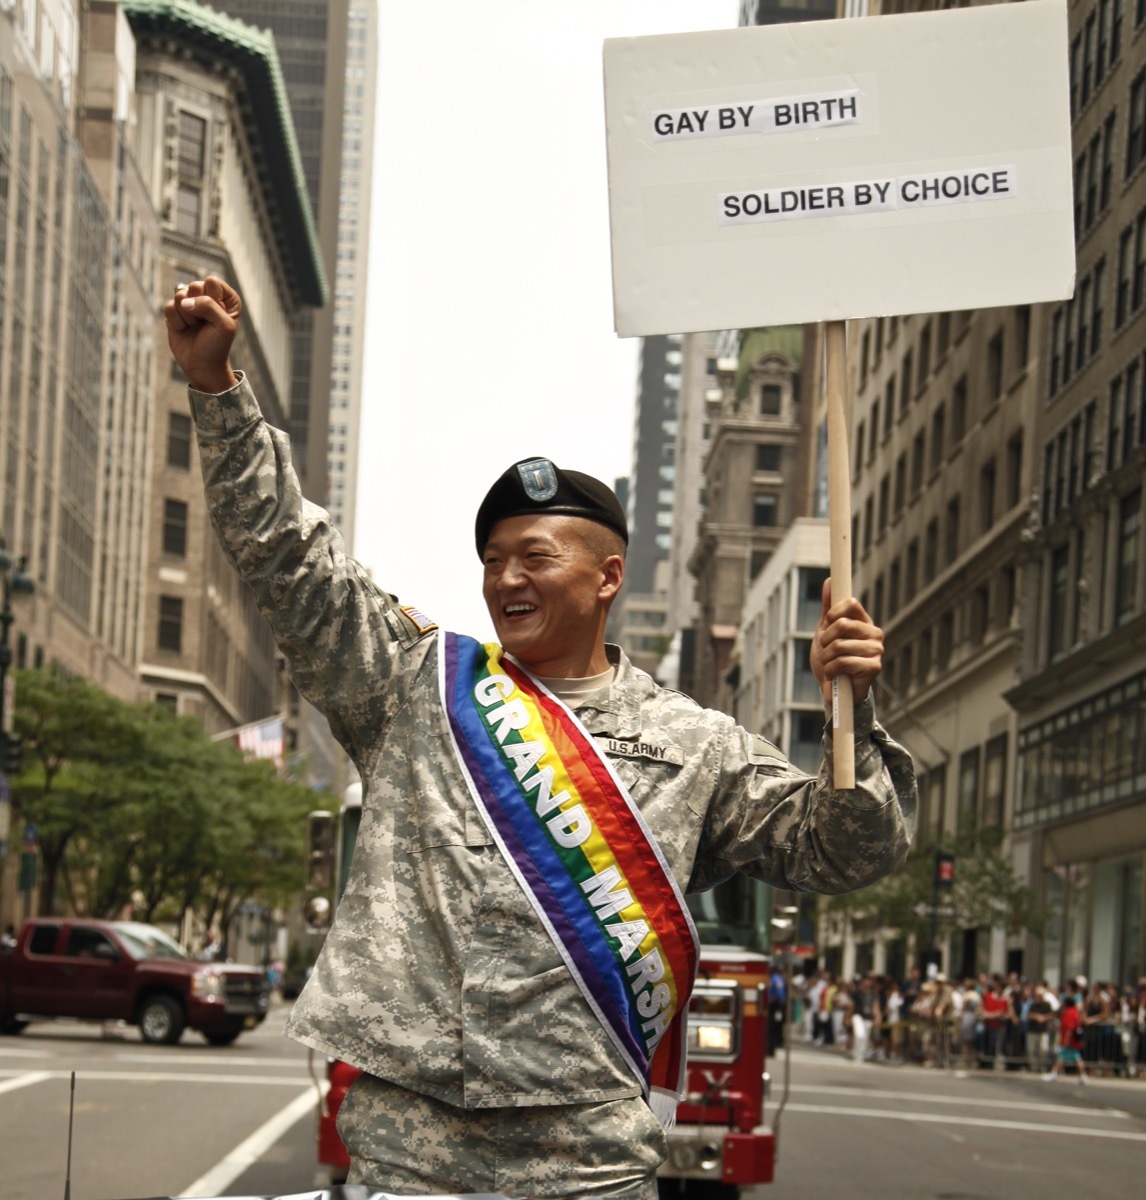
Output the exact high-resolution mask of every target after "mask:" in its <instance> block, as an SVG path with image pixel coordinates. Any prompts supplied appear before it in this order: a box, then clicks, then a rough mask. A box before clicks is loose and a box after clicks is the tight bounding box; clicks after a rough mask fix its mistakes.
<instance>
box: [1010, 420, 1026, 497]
mask: <svg viewBox="0 0 1146 1200" xmlns="http://www.w3.org/2000/svg"><path fill="white" fill-rule="evenodd" d="M1022 498H1023V435H1022V434H1021V433H1016V434H1015V435H1014V436H1013V437H1012V438H1011V439H1010V440H1009V441H1008V442H1007V507H1008V508H1014V507H1015V505H1016V504H1018V503H1019V501H1020V500H1021V499H1022Z"/></svg>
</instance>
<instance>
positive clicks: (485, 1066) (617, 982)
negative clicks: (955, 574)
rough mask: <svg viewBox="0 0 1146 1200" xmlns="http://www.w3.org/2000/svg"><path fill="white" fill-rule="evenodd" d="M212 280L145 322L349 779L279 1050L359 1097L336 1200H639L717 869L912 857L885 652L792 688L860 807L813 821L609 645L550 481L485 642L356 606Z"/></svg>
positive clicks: (652, 1163) (748, 744) (795, 793)
mask: <svg viewBox="0 0 1146 1200" xmlns="http://www.w3.org/2000/svg"><path fill="white" fill-rule="evenodd" d="M240 311H241V303H240V301H239V297H238V295H237V294H236V293H235V292H234V291H233V290H232V289H231V288H230V287H229V286H228V285H227V284H225V283H223V281H221V280H219V279H215V278H210V279H207V280H199V281H196V282H194V283H191V284H189V285H187V286H186V287H184V288H181V289H180V290H179V291H178V292H177V293H176V295H175V297H174V298H173V299H172V300H171V301H169V302H168V304H167V305H166V308H165V314H166V320H167V329H168V338H169V341H170V344H171V349H172V352H173V354H174V356H175V358H176V360H177V361H178V362H179V365H180V366H181V367H182V369H183V371H184V373H185V374H186V376H187V379H188V381H189V384H190V399H191V408H192V413H193V415H194V418H195V422H196V427H197V430H198V437H199V446H200V454H201V459H202V466H203V474H204V481H205V484H206V491H207V499H208V504H209V507H210V511H211V517H212V521H213V523H214V525H215V528H216V531H217V533H218V535H219V538H220V541H221V543H222V545H223V547H224V550H225V552H226V553H227V555H228V557H229V558H230V560H231V562H232V563H233V565H234V566H235V568H236V570H237V571H238V572H239V574H240V575H241V576H242V578H243V579H244V580H246V582H247V583H248V584H249V585H250V587H251V588H252V590H253V591H254V594H255V596H256V597H257V599H258V603H259V607H260V610H261V611H262V612H263V614H264V616H265V617H266V618H267V620H268V621H269V622H270V624H271V626H272V628H273V630H274V633H275V637H276V638H277V640H278V643H279V646H280V648H281V649H282V651H283V654H284V655H285V656H286V658H287V660H288V662H289V663H290V667H291V672H292V676H293V678H294V681H295V683H296V685H297V686H298V688H299V690H300V691H301V692H302V693H303V694H304V695H305V696H306V697H307V698H308V699H309V700H311V702H312V703H314V704H315V705H316V706H317V707H318V708H320V709H321V710H322V711H323V712H324V713H325V715H326V717H327V719H328V720H329V722H330V726H331V729H332V731H333V732H334V734H335V736H336V737H337V738H338V740H339V741H340V742H341V744H342V745H343V746H344V747H345V749H346V751H347V753H348V754H349V755H350V757H351V758H352V760H353V761H354V763H355V765H356V767H357V768H358V771H359V773H360V775H361V777H362V781H363V787H364V801H363V817H362V825H361V829H360V832H359V838H358V844H357V847H356V850H355V855H354V861H353V864H352V867H351V871H350V877H349V880H348V882H347V886H346V890H345V893H344V895H343V898H342V900H341V902H340V904H339V907H338V911H337V914H336V917H335V920H334V923H333V926H332V928H331V930H330V932H329V934H328V935H327V938H326V941H325V944H324V946H323V948H322V952H321V954H320V955H319V958H318V961H317V963H316V964H315V967H314V971H313V974H312V976H311V978H310V980H309V982H308V983H307V985H306V987H305V989H304V990H303V993H302V995H301V996H300V997H299V999H298V1001H297V1002H296V1004H295V1006H294V1010H293V1012H292V1014H291V1018H290V1023H289V1026H288V1033H289V1034H290V1035H291V1036H292V1037H294V1038H296V1039H298V1040H299V1041H302V1042H304V1043H305V1044H306V1045H308V1046H311V1047H313V1048H315V1049H318V1050H321V1051H323V1052H324V1053H327V1054H330V1055H334V1056H336V1057H338V1058H341V1059H344V1060H346V1061H348V1062H350V1063H353V1064H354V1065H356V1066H358V1067H360V1068H361V1069H362V1070H363V1072H364V1074H363V1075H362V1076H361V1077H360V1078H359V1080H358V1081H357V1082H356V1083H355V1085H354V1086H353V1088H352V1089H351V1091H350V1093H349V1095H348V1096H347V1098H346V1101H345V1102H344V1104H343V1106H342V1109H341V1112H340V1115H339V1131H340V1133H341V1134H342V1137H343V1140H344V1142H345V1143H346V1145H347V1148H348V1149H349V1151H350V1154H351V1176H350V1177H351V1180H352V1181H354V1182H363V1183H367V1184H369V1185H371V1186H373V1187H376V1188H379V1189H382V1190H385V1191H387V1192H391V1193H395V1194H406V1195H416V1194H426V1193H435V1192H436V1193H456V1192H491V1193H492V1192H501V1193H504V1194H505V1195H507V1196H510V1197H526V1196H529V1197H537V1198H542V1197H546V1198H548V1197H602V1198H605V1197H608V1198H611V1200H652V1198H653V1197H655V1196H656V1194H657V1189H656V1179H655V1173H656V1168H657V1166H658V1164H659V1163H660V1161H661V1160H662V1158H663V1157H664V1152H665V1136H664V1130H665V1127H666V1126H667V1125H669V1124H670V1123H671V1121H672V1116H673V1112H674V1109H675V1104H676V1100H677V1098H678V1096H679V1094H680V1089H681V1086H682V1083H683V1070H684V1059H683V1049H684V1032H685V1022H684V1020H683V1019H682V1016H683V1014H684V1013H685V1012H686V1010H687V1004H688V996H689V992H690V989H691V986H692V979H693V976H694V974H695V969H696V954H697V947H696V942H695V931H694V930H693V927H692V923H691V920H690V919H689V916H688V911H687V908H686V906H685V903H684V899H683V894H684V893H685V892H688V891H702V890H704V889H707V888H710V887H712V886H713V885H715V884H717V883H719V882H720V881H722V880H724V879H727V878H728V877H729V876H730V875H732V874H733V873H734V872H736V871H742V872H744V873H746V874H748V875H751V876H753V877H755V878H758V879H762V880H765V881H767V882H769V883H772V884H774V885H776V886H777V887H781V888H787V889H793V890H798V891H819V892H826V893H834V892H846V891H850V890H853V889H855V888H858V887H862V886H865V885H866V884H869V883H872V882H874V881H875V880H876V879H879V878H880V877H882V876H883V875H886V874H887V873H888V872H889V871H891V870H893V869H895V868H896V867H897V866H899V865H900V864H901V863H902V861H903V859H904V858H905V856H906V854H907V850H908V845H909V841H910V837H911V832H912V826H913V823H914V813H915V779H914V774H913V772H912V767H911V761H910V759H909V757H908V756H907V754H906V753H905V752H904V751H903V750H902V749H901V748H900V747H899V746H898V745H896V743H895V742H893V741H892V740H891V738H890V737H889V736H888V735H887V733H886V732H885V731H884V730H883V729H882V728H881V727H880V725H879V724H878V722H876V721H875V717H874V713H873V711H872V705H871V700H870V698H869V696H868V691H869V688H870V685H871V682H872V680H873V679H874V678H875V677H876V675H877V674H878V673H879V670H880V665H881V658H882V634H881V633H880V631H879V629H877V628H876V627H875V625H874V624H873V623H872V621H871V618H870V617H869V616H868V614H867V613H866V612H865V611H864V610H863V608H862V607H861V606H860V605H859V603H858V602H857V601H856V600H855V599H853V598H850V597H845V598H841V599H840V600H839V601H837V602H835V603H832V601H831V597H830V593H829V589H828V588H825V592H824V603H823V613H822V615H821V618H820V622H819V625H818V627H817V630H816V633H815V637H814V640H813V646H812V669H813V671H814V672H815V674H816V677H817V679H818V680H819V682H820V685H821V688H822V690H823V692H824V695H825V699H826V698H827V697H828V695H829V694H830V688H831V680H832V678H833V677H834V676H836V675H846V676H848V677H850V679H851V681H852V684H853V686H854V689H855V695H856V702H857V703H856V711H855V730H856V787H855V788H854V789H853V790H850V791H847V792H840V791H836V790H835V789H834V787H833V784H832V774H831V731H830V728H825V735H824V743H825V750H826V756H825V763H824V766H823V767H822V768H821V770H820V773H819V775H818V777H810V776H807V775H804V774H801V773H800V772H799V771H797V770H796V769H795V768H794V767H793V766H792V765H791V764H790V763H789V762H788V761H787V760H786V759H785V758H784V756H783V755H782V754H781V753H780V751H779V750H777V749H776V747H775V746H772V745H771V744H770V743H768V742H767V741H765V740H764V739H763V738H761V737H759V736H757V735H755V734H753V733H752V732H750V731H748V730H745V729H742V728H740V727H739V726H737V725H736V723H735V722H734V721H732V719H731V718H729V717H727V716H725V715H724V714H722V713H717V712H712V711H709V710H705V709H701V708H700V707H699V706H697V705H696V704H694V703H693V702H692V701H691V700H689V699H688V698H687V697H685V696H683V695H680V694H679V693H676V692H671V691H667V690H665V689H663V688H661V687H659V686H658V685H657V684H656V683H655V682H654V681H653V680H652V679H651V678H650V677H649V676H648V675H646V674H645V673H643V672H642V671H639V670H637V669H636V668H635V667H633V665H632V664H631V663H630V662H629V661H628V659H627V658H626V657H625V655H624V654H623V653H622V652H621V651H620V650H619V649H618V648H617V647H615V646H609V645H606V643H605V640H604V629H605V621H606V618H607V615H608V611H609V607H610V605H611V604H612V602H613V600H614V599H615V597H616V595H617V593H618V591H619V590H620V587H621V584H622V581H623V579H624V554H625V548H626V544H627V539H628V530H627V528H626V524H625V517H624V513H623V511H622V510H621V507H620V505H619V504H618V502H617V499H616V497H615V496H614V495H613V493H612V492H611V491H610V490H609V489H608V488H607V487H606V486H605V485H604V484H603V483H601V482H600V481H598V480H595V479H593V478H591V477H590V476H587V475H583V474H580V473H579V472H576V471H568V470H562V469H561V468H559V467H558V466H556V464H554V463H553V462H551V461H550V460H548V459H545V458H533V459H528V460H525V461H523V462H519V463H516V464H514V465H513V466H511V467H510V468H509V469H508V470H506V471H505V473H504V474H503V475H502V476H501V477H500V478H499V479H497V480H496V481H495V482H494V484H493V486H492V487H491V488H490V490H489V493H488V494H487V495H486V497H485V499H484V500H483V501H482V503H481V505H480V507H479V509H478V513H477V520H476V526H475V540H476V548H477V552H478V554H479V555H480V557H481V560H482V564H483V585H482V586H483V592H484V596H485V600H486V604H487V605H488V607H489V611H490V615H491V617H492V618H493V622H494V627H495V630H496V633H497V638H498V641H497V643H490V644H488V645H482V644H481V643H479V642H477V641H475V640H474V639H472V638H468V637H465V636H463V635H460V634H454V633H450V632H445V631H442V630H440V629H438V627H437V626H436V624H434V622H433V621H432V620H430V619H429V618H427V617H425V616H424V615H423V613H422V612H421V610H420V609H418V608H415V607H412V606H409V605H402V604H400V603H399V602H398V600H397V599H396V597H394V596H392V595H390V594H388V593H386V592H384V591H382V590H380V589H379V588H378V587H376V586H375V585H374V584H373V582H372V581H371V580H370V578H369V577H368V575H367V573H366V572H365V571H364V570H363V569H362V568H361V567H359V566H358V564H357V563H355V562H354V561H353V559H351V558H349V557H348V556H347V554H346V550H345V547H344V545H343V543H342V540H341V538H340V536H339V535H338V533H337V531H336V530H334V529H332V528H331V527H330V525H329V522H328V519H327V514H326V513H325V512H323V511H322V510H321V509H320V508H318V507H317V506H315V505H313V504H311V503H309V502H308V501H306V500H304V499H303V497H302V495H301V492H300V490H299V486H298V481H297V479H296V477H295V474H294V471H293V469H292V468H291V463H290V448H289V441H288V439H287V437H286V435H285V434H283V433H281V432H279V431H278V430H275V429H272V428H270V427H269V426H268V425H267V424H266V422H265V421H264V420H263V418H262V415H261V413H260V412H259V408H258V405H257V402H256V400H255V398H254V396H253V395H252V393H251V390H250V388H249V386H248V385H247V383H246V382H245V380H244V379H242V378H241V377H240V376H239V375H238V374H236V373H235V372H234V371H233V370H232V368H231V365H230V361H229V355H230V349H231V345H232V342H233V340H234V336H235V330H236V326H237V322H238V320H239V315H240Z"/></svg>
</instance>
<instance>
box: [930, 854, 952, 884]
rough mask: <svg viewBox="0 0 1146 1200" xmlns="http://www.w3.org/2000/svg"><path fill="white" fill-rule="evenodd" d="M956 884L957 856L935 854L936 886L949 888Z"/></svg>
mask: <svg viewBox="0 0 1146 1200" xmlns="http://www.w3.org/2000/svg"><path fill="white" fill-rule="evenodd" d="M954 882H955V855H954V854H945V853H944V852H943V851H942V850H937V851H936V852H935V886H936V887H937V888H949V887H950V886H951V885H952V884H953V883H954Z"/></svg>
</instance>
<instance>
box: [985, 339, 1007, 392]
mask: <svg viewBox="0 0 1146 1200" xmlns="http://www.w3.org/2000/svg"><path fill="white" fill-rule="evenodd" d="M1002 394H1003V331H1002V330H1001V329H1000V330H999V331H998V332H997V333H996V334H995V336H994V337H993V338H991V340H990V341H989V342H988V343H987V395H988V396H989V397H990V398H991V399H992V400H998V398H999V397H1000V396H1001V395H1002Z"/></svg>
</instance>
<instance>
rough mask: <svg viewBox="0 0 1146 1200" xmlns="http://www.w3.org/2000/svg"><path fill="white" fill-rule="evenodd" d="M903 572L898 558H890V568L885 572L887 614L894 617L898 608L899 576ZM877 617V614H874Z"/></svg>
mask: <svg viewBox="0 0 1146 1200" xmlns="http://www.w3.org/2000/svg"><path fill="white" fill-rule="evenodd" d="M902 573H903V567H902V566H901V564H900V561H899V559H898V558H893V559H892V560H891V569H890V570H889V571H888V573H887V615H888V617H889V618H890V617H894V616H895V614H896V612H897V611H898V610H899V586H900V576H901V575H902ZM876 618H877V619H878V618H879V614H878V613H877V614H876Z"/></svg>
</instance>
